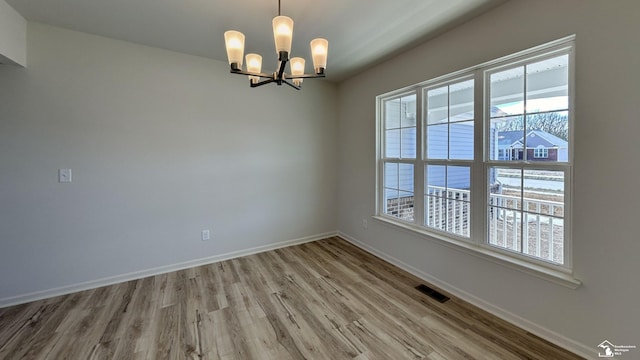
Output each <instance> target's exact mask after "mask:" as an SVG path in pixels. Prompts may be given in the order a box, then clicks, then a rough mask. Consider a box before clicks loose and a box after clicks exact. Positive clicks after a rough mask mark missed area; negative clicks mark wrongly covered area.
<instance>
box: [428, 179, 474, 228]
mask: <svg viewBox="0 0 640 360" xmlns="http://www.w3.org/2000/svg"><path fill="white" fill-rule="evenodd" d="M470 195H471V192H470V191H469V190H460V189H449V190H447V189H446V188H444V187H440V186H429V187H428V189H427V199H426V200H427V201H426V215H427V216H426V220H427V226H429V227H432V228H434V229H438V230H442V231H446V232H450V233H453V234H456V235H460V236H464V237H470V235H471V228H470V226H469V225H470V221H469V220H470V219H469V215H470V214H471V197H470Z"/></svg>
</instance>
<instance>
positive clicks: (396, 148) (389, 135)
mask: <svg viewBox="0 0 640 360" xmlns="http://www.w3.org/2000/svg"><path fill="white" fill-rule="evenodd" d="M384 137H385V139H384V148H385V152H384V156H385V157H388V158H399V157H400V130H387V131H385V133H384Z"/></svg>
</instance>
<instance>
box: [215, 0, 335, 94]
mask: <svg viewBox="0 0 640 360" xmlns="http://www.w3.org/2000/svg"><path fill="white" fill-rule="evenodd" d="M273 38H274V40H275V45H276V54H277V55H278V68H277V69H276V71H274V72H273V73H271V74H267V73H262V72H260V71H262V56H260V55H258V54H247V56H246V62H247V70H246V71H245V70H242V60H243V55H244V34H242V33H241V32H239V31H235V30H229V31H226V32H225V33H224V42H225V46H226V48H227V57H228V58H229V64H230V65H231V73H232V74H241V75H248V76H249V84H250V85H251V87H257V86H262V85H265V84H270V83H275V84H277V85H282V84H287V85H289V86H291V87H293V88H295V89H297V90H300V87H301V86H302V81H303V79H306V78H321V77H325V75H324V69H325V68H326V67H327V51H328V48H329V42H328V41H327V40H326V39H320V38H318V39H313V40H311V56H312V58H313V67H314V73H313V74H305V73H304V66H305V60H304V59H303V58H301V57H294V58H292V59H289V54H290V53H291V39H292V38H293V20H292V19H291V18H290V17H287V16H282V15H281V14H280V0H278V16H276V17H275V18H273ZM287 63H289V68H290V69H289V70H290V73H289V74H288V73H285V67H286V66H287ZM289 80H290V81H289Z"/></svg>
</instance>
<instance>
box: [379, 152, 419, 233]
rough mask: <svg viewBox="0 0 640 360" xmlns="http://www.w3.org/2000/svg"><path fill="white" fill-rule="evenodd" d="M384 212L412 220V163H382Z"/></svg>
mask: <svg viewBox="0 0 640 360" xmlns="http://www.w3.org/2000/svg"><path fill="white" fill-rule="evenodd" d="M384 172H385V173H384V188H385V191H384V208H385V214H387V215H391V216H395V217H398V218H400V219H402V220H406V221H413V202H414V199H413V188H414V187H413V165H412V164H399V163H385V164H384Z"/></svg>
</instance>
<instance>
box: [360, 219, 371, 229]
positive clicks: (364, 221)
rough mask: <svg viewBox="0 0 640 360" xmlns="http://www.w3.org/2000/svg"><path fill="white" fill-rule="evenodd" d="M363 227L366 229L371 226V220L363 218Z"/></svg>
mask: <svg viewBox="0 0 640 360" xmlns="http://www.w3.org/2000/svg"><path fill="white" fill-rule="evenodd" d="M362 227H363V228H365V229H366V228H368V227H369V221H368V220H367V219H362Z"/></svg>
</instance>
